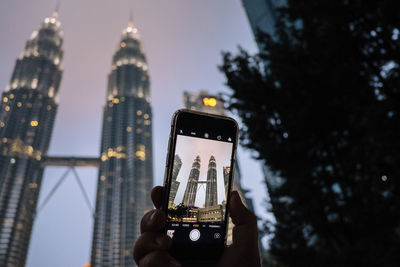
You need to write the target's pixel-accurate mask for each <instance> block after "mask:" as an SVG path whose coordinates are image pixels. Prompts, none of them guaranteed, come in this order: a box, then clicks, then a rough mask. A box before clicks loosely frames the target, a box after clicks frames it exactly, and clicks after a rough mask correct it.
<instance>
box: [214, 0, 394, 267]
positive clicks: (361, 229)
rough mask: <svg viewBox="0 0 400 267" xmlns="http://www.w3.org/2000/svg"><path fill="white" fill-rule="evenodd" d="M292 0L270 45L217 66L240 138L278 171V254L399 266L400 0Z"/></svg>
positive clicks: (319, 261)
mask: <svg viewBox="0 0 400 267" xmlns="http://www.w3.org/2000/svg"><path fill="white" fill-rule="evenodd" d="M287 2H288V3H287V6H286V7H285V8H281V9H280V10H279V16H278V22H277V29H276V34H275V36H274V37H271V36H269V35H268V34H263V33H260V35H259V37H258V39H259V41H260V42H263V44H264V45H265V50H264V51H262V52H261V53H260V54H259V55H255V56H252V55H249V54H248V53H247V52H246V51H244V50H242V49H240V50H239V53H238V54H236V55H232V54H231V53H225V54H224V55H223V60H224V61H223V65H222V66H220V69H221V70H222V71H223V72H224V73H225V75H226V78H227V85H228V86H229V87H230V88H231V95H230V99H229V105H230V109H231V110H232V111H233V112H234V113H236V114H238V115H239V116H240V117H241V119H242V122H243V124H244V125H245V127H244V130H243V131H242V143H243V144H244V145H245V146H247V147H248V148H251V149H253V150H255V151H256V152H257V154H258V158H259V159H261V160H263V161H264V163H265V164H267V165H268V166H269V169H270V170H271V172H272V174H273V175H270V176H269V177H267V179H266V180H267V184H268V191H269V193H270V198H271V204H272V206H271V211H272V212H273V213H274V215H275V217H276V221H277V222H276V225H275V230H274V237H273V239H272V241H271V253H272V254H273V255H275V256H276V257H277V258H278V259H279V260H280V261H281V262H283V263H285V264H286V265H288V266H397V265H398V264H399V262H400V258H399V257H400V191H399V185H400V180H399V179H400V72H399V66H400V32H399V30H400V11H399V10H400V6H399V5H400V3H398V1H394V0H388V1H360V0H359V1H351V0H337V1H318V0H297V1H293V0H289V1H287ZM263 62H264V63H266V64H262V63H263ZM278 177H281V179H282V181H284V182H281V183H277V182H276V180H277V179H278Z"/></svg>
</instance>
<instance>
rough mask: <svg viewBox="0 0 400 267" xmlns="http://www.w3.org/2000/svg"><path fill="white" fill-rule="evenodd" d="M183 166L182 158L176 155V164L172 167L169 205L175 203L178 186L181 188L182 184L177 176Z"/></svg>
mask: <svg viewBox="0 0 400 267" xmlns="http://www.w3.org/2000/svg"><path fill="white" fill-rule="evenodd" d="M181 167H182V160H181V158H180V157H179V155H175V159H174V166H173V168H172V177H171V179H172V180H171V190H170V193H169V201H168V202H169V203H168V206H171V205H172V204H174V201H175V197H176V193H177V192H178V188H179V184H180V182H178V181H177V180H176V178H178V174H179V171H180V170H181Z"/></svg>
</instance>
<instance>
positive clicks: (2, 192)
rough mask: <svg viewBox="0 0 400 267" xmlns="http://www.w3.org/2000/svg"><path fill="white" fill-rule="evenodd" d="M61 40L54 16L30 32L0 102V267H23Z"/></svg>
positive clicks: (48, 133)
mask: <svg viewBox="0 0 400 267" xmlns="http://www.w3.org/2000/svg"><path fill="white" fill-rule="evenodd" d="M62 44H63V37H62V31H61V28H60V22H59V20H58V13H57V12H54V13H53V15H52V16H51V17H49V18H46V19H45V20H44V22H43V23H42V24H41V26H40V28H39V29H38V30H36V31H34V32H33V33H32V36H31V38H30V39H29V40H28V41H27V43H26V45H25V49H24V51H23V53H22V55H21V57H20V58H18V59H17V62H16V65H15V68H14V71H13V73H12V77H11V80H10V83H9V84H8V85H7V88H6V91H5V92H4V93H3V95H2V99H1V104H0V266H24V265H25V262H26V256H27V253H28V248H29V241H30V236H31V232H32V227H33V222H34V219H35V214H36V208H37V202H38V197H39V192H40V188H41V183H42V176H43V167H42V164H41V163H42V161H43V158H44V157H45V156H46V155H47V150H48V147H49V143H50V139H51V134H52V131H53V125H54V120H55V116H56V111H57V107H58V104H57V95H58V89H59V86H60V82H61V76H62V69H61V61H62V58H63V49H62Z"/></svg>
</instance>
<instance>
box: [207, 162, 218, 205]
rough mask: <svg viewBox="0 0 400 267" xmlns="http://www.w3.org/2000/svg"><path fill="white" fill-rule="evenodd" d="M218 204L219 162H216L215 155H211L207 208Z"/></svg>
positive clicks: (208, 172) (208, 171)
mask: <svg viewBox="0 0 400 267" xmlns="http://www.w3.org/2000/svg"><path fill="white" fill-rule="evenodd" d="M217 204H218V194H217V163H216V162H215V157H214V156H211V157H210V161H209V162H208V170H207V189H206V208H207V207H211V206H215V205H217Z"/></svg>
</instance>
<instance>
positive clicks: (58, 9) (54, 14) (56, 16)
mask: <svg viewBox="0 0 400 267" xmlns="http://www.w3.org/2000/svg"><path fill="white" fill-rule="evenodd" d="M60 5H61V1H60V0H58V1H57V4H56V8H55V9H54V11H53V16H52V17H53V18H58V12H59V11H60Z"/></svg>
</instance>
